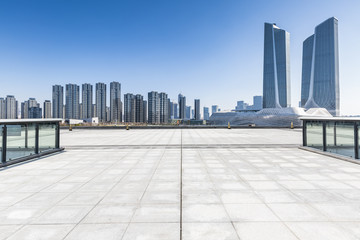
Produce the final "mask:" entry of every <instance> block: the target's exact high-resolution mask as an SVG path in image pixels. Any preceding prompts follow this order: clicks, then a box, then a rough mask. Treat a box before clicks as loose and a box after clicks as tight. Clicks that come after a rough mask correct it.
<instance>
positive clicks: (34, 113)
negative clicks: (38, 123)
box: [28, 104, 42, 118]
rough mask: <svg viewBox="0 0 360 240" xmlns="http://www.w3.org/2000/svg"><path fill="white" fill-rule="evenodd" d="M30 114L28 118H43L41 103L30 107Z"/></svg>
mask: <svg viewBox="0 0 360 240" xmlns="http://www.w3.org/2000/svg"><path fill="white" fill-rule="evenodd" d="M28 114H29V116H28V118H42V109H41V107H40V104H38V105H37V106H36V107H30V108H29V110H28Z"/></svg>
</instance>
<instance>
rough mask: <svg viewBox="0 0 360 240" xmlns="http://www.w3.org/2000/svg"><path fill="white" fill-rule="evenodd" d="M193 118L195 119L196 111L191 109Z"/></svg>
mask: <svg viewBox="0 0 360 240" xmlns="http://www.w3.org/2000/svg"><path fill="white" fill-rule="evenodd" d="M191 118H192V119H195V111H194V109H191Z"/></svg>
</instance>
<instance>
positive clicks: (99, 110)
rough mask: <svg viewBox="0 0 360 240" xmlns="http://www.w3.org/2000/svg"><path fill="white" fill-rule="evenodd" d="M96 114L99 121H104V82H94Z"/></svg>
mask: <svg viewBox="0 0 360 240" xmlns="http://www.w3.org/2000/svg"><path fill="white" fill-rule="evenodd" d="M95 88H96V98H95V104H96V116H97V117H98V118H99V121H100V122H105V121H106V84H105V83H96V87H95Z"/></svg>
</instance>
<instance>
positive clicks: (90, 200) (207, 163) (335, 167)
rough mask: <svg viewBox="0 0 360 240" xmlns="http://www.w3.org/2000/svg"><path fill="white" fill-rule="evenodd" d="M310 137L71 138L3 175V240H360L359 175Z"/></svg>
mask: <svg viewBox="0 0 360 240" xmlns="http://www.w3.org/2000/svg"><path fill="white" fill-rule="evenodd" d="M301 139H302V134H301V130H300V129H295V130H291V129H231V130H228V129H146V130H145V129H144V130H140V129H139V130H129V131H126V130H123V129H122V130H80V129H79V130H77V129H74V130H73V131H72V132H70V131H65V130H64V131H62V132H61V145H62V146H63V147H65V148H66V149H65V151H63V152H61V153H58V154H55V155H52V156H48V157H44V158H42V159H38V160H35V161H31V162H26V163H23V164H19V165H16V166H11V167H8V168H4V169H1V170H0V239H9V240H14V239H21V240H30V239H31V240H34V239H36V240H37V239H44V240H45V239H46V240H49V239H51V240H57V239H66V240H70V239H74V240H83V239H84V240H92V239H96V240H99V239H106V240H112V239H119V240H120V239H122V240H179V239H183V240H239V239H241V240H271V239H274V240H275V239H276V240H292V239H301V240H322V239H333V240H339V239H341V240H347V239H359V238H360V165H357V164H354V163H350V162H345V161H342V160H338V159H335V158H331V157H327V156H323V155H319V154H316V153H311V152H308V151H304V150H300V149H298V146H299V145H300V144H301Z"/></svg>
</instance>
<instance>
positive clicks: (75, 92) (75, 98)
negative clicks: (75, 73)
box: [65, 84, 80, 119]
mask: <svg viewBox="0 0 360 240" xmlns="http://www.w3.org/2000/svg"><path fill="white" fill-rule="evenodd" d="M65 88H66V91H65V94H66V98H65V99H66V100H65V101H66V105H65V118H67V119H79V118H80V105H79V104H80V101H79V92H80V90H79V86H78V85H76V84H66V86H65Z"/></svg>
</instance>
